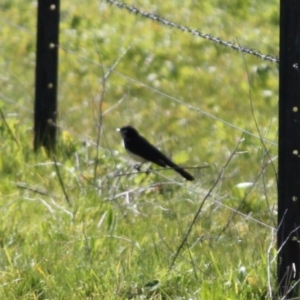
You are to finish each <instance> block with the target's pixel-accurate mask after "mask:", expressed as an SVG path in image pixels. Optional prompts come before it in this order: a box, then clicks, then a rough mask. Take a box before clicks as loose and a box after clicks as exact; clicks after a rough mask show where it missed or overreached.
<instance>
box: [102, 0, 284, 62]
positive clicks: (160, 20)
mask: <svg viewBox="0 0 300 300" xmlns="http://www.w3.org/2000/svg"><path fill="white" fill-rule="evenodd" d="M106 1H107V2H108V3H110V4H112V5H115V6H117V7H119V8H121V9H126V10H128V11H129V12H130V13H133V14H136V15H141V16H142V17H145V18H148V19H151V20H152V21H154V22H158V23H161V24H163V25H166V26H169V27H172V28H176V29H180V30H181V31H184V32H188V33H190V34H192V35H196V36H199V37H201V38H204V39H206V40H210V41H212V42H214V43H217V44H220V45H222V46H225V47H229V48H232V49H233V50H235V51H239V52H243V53H245V54H249V55H254V56H256V57H258V58H260V59H262V60H268V61H271V62H275V63H279V58H277V57H275V56H272V55H269V54H267V55H266V54H263V53H261V52H259V51H256V50H254V49H251V48H248V47H243V46H239V45H237V44H235V43H234V42H227V41H224V40H222V39H221V38H218V37H214V36H212V35H211V34H208V33H202V32H201V31H200V30H198V29H191V28H189V27H188V26H184V25H180V24H178V23H175V22H172V21H169V20H167V19H165V18H162V17H160V16H158V15H157V14H153V13H149V12H143V11H141V10H140V9H138V8H136V7H134V6H130V5H127V4H126V3H123V2H120V1H116V0H106Z"/></svg>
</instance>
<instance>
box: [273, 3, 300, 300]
mask: <svg viewBox="0 0 300 300" xmlns="http://www.w3.org/2000/svg"><path fill="white" fill-rule="evenodd" d="M299 16H300V1H285V0H281V1H280V66H279V73H280V74H279V157H278V231H277V242H278V251H279V253H278V286H279V293H280V294H281V296H286V298H285V299H289V298H291V297H297V296H298V294H299V286H300V285H299V282H298V280H299V279H300V18H299ZM293 285H294V287H293Z"/></svg>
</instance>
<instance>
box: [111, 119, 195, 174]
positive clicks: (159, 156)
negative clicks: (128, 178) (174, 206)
mask: <svg viewBox="0 0 300 300" xmlns="http://www.w3.org/2000/svg"><path fill="white" fill-rule="evenodd" d="M117 131H119V132H120V133H121V135H122V138H123V142H124V147H125V149H126V151H127V153H128V154H129V155H130V156H131V157H132V158H133V159H134V160H136V161H138V162H141V163H144V162H147V161H150V162H152V163H155V164H157V165H159V166H161V167H164V168H165V167H166V166H169V167H171V168H172V169H174V170H175V171H176V172H178V173H179V174H180V175H181V176H182V177H184V178H185V179H186V180H194V179H195V178H194V177H193V176H192V175H191V174H189V173H188V172H187V171H185V170H184V169H183V168H181V167H179V166H178V165H176V164H175V163H174V162H172V161H171V160H170V159H169V158H167V157H166V156H165V155H164V154H163V153H162V152H161V151H159V150H158V149H157V148H156V147H154V146H153V145H152V144H150V143H149V142H148V141H147V140H146V139H145V138H144V137H143V136H141V135H140V134H139V133H138V131H137V130H136V129H135V128H134V127H132V126H130V125H128V126H124V127H121V128H118V129H117Z"/></svg>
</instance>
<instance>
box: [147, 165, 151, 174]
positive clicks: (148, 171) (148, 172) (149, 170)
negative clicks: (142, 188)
mask: <svg viewBox="0 0 300 300" xmlns="http://www.w3.org/2000/svg"><path fill="white" fill-rule="evenodd" d="M151 171H152V168H151V165H150V167H149V168H148V169H147V170H146V174H147V175H149V174H150V173H151Z"/></svg>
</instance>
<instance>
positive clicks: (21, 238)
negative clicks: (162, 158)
mask: <svg viewBox="0 0 300 300" xmlns="http://www.w3.org/2000/svg"><path fill="white" fill-rule="evenodd" d="M128 4H130V2H128ZM134 5H135V6H137V7H140V9H142V10H143V11H151V12H153V13H158V14H159V15H161V16H164V17H166V18H168V19H170V20H171V21H174V22H179V23H181V24H184V25H188V26H189V27H191V28H199V29H200V30H201V31H202V32H205V33H210V34H212V35H215V36H218V37H220V38H223V39H224V40H228V41H232V40H234V41H236V43H238V44H241V45H244V46H249V47H251V48H254V49H256V50H259V51H261V52H263V53H265V54H272V55H274V56H277V52H278V39H277V31H278V29H277V27H278V4H277V2H274V1H267V2H264V3H261V2H259V1H254V2H253V1H244V2H243V3H241V2H240V1H225V2H224V1H223V2H222V3H221V2H220V1H210V2H204V3H200V2H195V1H184V3H183V2H182V1H167V2H162V3H157V2H153V1H138V2H135V3H134ZM0 6H1V10H2V13H3V14H2V15H3V16H4V18H3V19H1V20H0V22H1V41H2V43H1V45H2V47H1V49H0V70H1V75H0V85H1V91H0V108H1V110H2V112H3V115H4V117H5V121H3V120H2V121H1V123H0V141H1V143H0V149H1V153H2V155H1V158H0V173H1V184H0V187H1V188H0V195H1V200H0V208H1V215H2V218H1V220H2V221H1V223H0V245H1V249H2V251H1V256H0V263H1V266H2V267H1V274H0V275H1V283H0V298H1V299H92V298H94V299H126V298H128V299H129V298H130V299H145V298H148V299H266V298H268V297H270V292H271V290H270V288H269V287H270V286H271V287H272V288H274V287H275V284H276V282H275V279H274V278H276V276H275V275H276V274H275V271H276V264H275V263H276V259H275V260H274V257H275V255H276V248H275V245H274V243H275V241H274V232H273V227H274V225H275V221H276V217H277V216H276V177H275V170H276V168H277V167H276V155H277V146H276V142H277V93H278V88H277V77H278V66H277V65H275V64H272V63H269V62H265V61H260V60H258V59H257V58H254V57H251V56H249V55H248V56H244V57H243V55H242V54H241V53H236V52H234V51H233V50H232V49H228V48H225V47H221V46H219V45H214V44H212V43H211V42H209V41H206V40H203V39H200V38H197V37H194V36H190V35H189V34H188V33H182V32H180V31H178V30H175V29H170V28H167V27H163V26H162V25H159V24H157V23H155V22H153V21H149V20H145V19H143V18H141V17H139V16H135V15H132V14H129V13H128V12H127V11H125V10H120V9H118V8H117V7H114V6H110V5H108V4H107V3H106V2H105V1H102V2H95V1H90V2H88V4H87V2H86V1H79V0H77V1H73V2H70V1H67V2H65V1H63V2H62V8H61V24H60V29H61V31H60V34H61V35H60V50H59V51H60V64H59V94H58V98H59V121H58V128H59V135H58V146H57V153H56V156H55V159H54V158H49V157H47V155H46V153H45V152H44V151H43V150H41V151H40V152H39V153H37V154H34V153H33V152H32V139H33V132H32V127H33V124H32V122H33V121H32V119H33V101H34V98H33V95H34V64H35V16H36V3H35V2H32V3H31V4H28V3H25V2H22V1H19V0H14V1H6V2H5V1H4V2H3V4H0ZM262 24H263V26H262ZM274 37H275V39H274ZM118 60H119V61H118ZM117 61H118V63H117V64H116V66H115V67H114V68H113V70H110V71H109V68H111V67H112V66H113V65H114V64H115V63H116V62H117ZM246 66H247V68H246ZM107 72H110V74H109V76H108V77H107V79H106V80H105V82H104V81H103V76H104V75H105V74H107ZM104 87H105V90H104V97H103V98H102V97H101V95H102V91H103V88H104ZM100 106H101V110H102V112H103V116H101V117H100V116H99V107H100ZM255 119H256V121H257V124H258V128H259V131H258V130H257V127H256V124H255ZM99 122H101V124H102V127H101V135H100V144H99V145H97V144H96V141H97V134H98V128H99V127H98V125H99ZM126 124H132V125H134V126H135V127H137V128H138V129H139V131H140V132H141V133H142V134H143V135H144V136H146V137H147V139H149V140H150V141H151V142H153V143H154V144H156V145H158V146H159V147H160V148H161V149H162V150H163V151H164V152H165V153H166V154H167V155H169V156H170V157H172V158H173V159H174V160H176V161H178V162H179V163H181V164H183V165H185V166H186V167H191V169H189V172H191V173H193V175H194V176H195V177H196V180H195V181H194V182H192V183H186V182H184V181H183V180H182V179H181V178H180V177H179V176H178V174H177V173H175V172H173V171H172V170H166V171H162V170H160V171H153V172H150V173H149V174H147V172H141V173H140V174H136V173H137V171H136V170H135V169H133V168H132V162H130V161H129V160H128V157H127V156H126V154H125V151H124V150H123V147H122V145H121V138H120V136H119V135H118V133H117V132H115V128H116V127H119V126H122V125H126ZM260 135H261V136H260ZM259 136H260V137H259ZM262 140H263V142H262ZM97 147H98V148H97ZM97 149H98V151H96V150H97ZM229 159H230V162H229V163H228V161H229ZM227 163H228V164H227ZM55 164H56V166H55ZM95 164H96V165H95ZM197 166H209V168H205V169H197V168H195V167H197ZM152 167H153V168H154V169H155V168H156V167H155V166H152ZM146 168H147V166H145V169H146ZM145 169H143V170H144V171H145ZM59 178H61V181H60V180H59ZM217 178H219V179H218V182H217V184H216V185H215V188H214V189H213V190H212V191H210V189H211V188H212V186H213V185H214V184H215V183H216V180H217ZM208 194H209V196H208V197H206V196H207V195H208ZM68 201H70V203H68ZM203 201H204V204H203V207H202V208H201V210H200V212H199V216H198V218H197V220H196V222H195V224H194V226H193V228H192V230H191V232H190V235H189V236H188V238H187V240H186V243H185V245H184V246H183V248H182V249H181V251H180V252H179V253H178V256H177V257H176V259H175V262H174V265H173V266H172V268H171V269H170V266H171V264H172V261H174V258H175V253H176V252H177V251H178V249H179V246H180V244H181V243H182V241H183V239H184V238H185V236H186V234H187V232H188V229H189V227H190V226H191V224H192V220H193V219H194V217H195V214H196V212H197V211H198V210H199V207H200V206H201V205H202V203H203ZM272 259H273V260H272Z"/></svg>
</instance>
